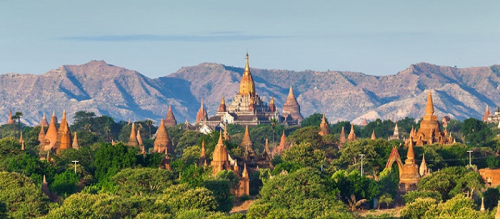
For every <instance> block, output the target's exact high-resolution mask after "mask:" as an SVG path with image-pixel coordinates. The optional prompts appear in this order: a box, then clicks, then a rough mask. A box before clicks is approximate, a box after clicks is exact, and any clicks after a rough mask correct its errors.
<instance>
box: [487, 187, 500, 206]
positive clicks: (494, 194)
mask: <svg viewBox="0 0 500 219" xmlns="http://www.w3.org/2000/svg"><path fill="white" fill-rule="evenodd" d="M483 197H484V207H485V208H486V209H493V208H495V207H497V205H498V199H499V198H500V191H499V190H498V188H488V189H486V191H484V192H483Z"/></svg>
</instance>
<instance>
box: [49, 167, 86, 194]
mask: <svg viewBox="0 0 500 219" xmlns="http://www.w3.org/2000/svg"><path fill="white" fill-rule="evenodd" d="M79 181H80V179H79V178H78V175H77V174H76V173H74V172H73V171H71V170H66V171H64V172H62V173H60V174H56V176H55V177H54V182H52V183H51V184H50V188H51V190H52V191H55V192H57V194H58V195H62V196H68V195H71V194H73V193H75V192H76V190H77V188H78V187H77V184H78V182H79Z"/></svg>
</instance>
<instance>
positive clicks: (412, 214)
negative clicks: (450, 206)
mask: <svg viewBox="0 0 500 219" xmlns="http://www.w3.org/2000/svg"><path fill="white" fill-rule="evenodd" d="M436 208H437V203H436V200H435V199H432V198H417V199H416V200H415V201H414V202H412V203H410V204H407V205H406V206H405V207H404V208H403V209H402V210H401V211H400V215H401V218H404V219H406V218H409V219H410V218H412V219H413V218H423V217H424V215H425V213H426V212H427V211H434V210H435V209H436Z"/></svg>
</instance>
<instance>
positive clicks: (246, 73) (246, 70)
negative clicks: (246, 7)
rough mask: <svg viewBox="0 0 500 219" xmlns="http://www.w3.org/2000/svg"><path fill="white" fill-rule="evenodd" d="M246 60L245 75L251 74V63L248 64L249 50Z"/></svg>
mask: <svg viewBox="0 0 500 219" xmlns="http://www.w3.org/2000/svg"><path fill="white" fill-rule="evenodd" d="M245 59H246V62H245V72H244V73H243V74H244V75H249V74H250V65H249V64H248V52H247V55H246V58H245Z"/></svg>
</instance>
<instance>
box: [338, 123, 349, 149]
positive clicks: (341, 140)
mask: <svg viewBox="0 0 500 219" xmlns="http://www.w3.org/2000/svg"><path fill="white" fill-rule="evenodd" d="M346 142H347V139H346V137H345V131H344V126H342V130H341V131H340V137H339V149H340V147H342V146H343V145H344V144H345V143H346Z"/></svg>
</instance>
